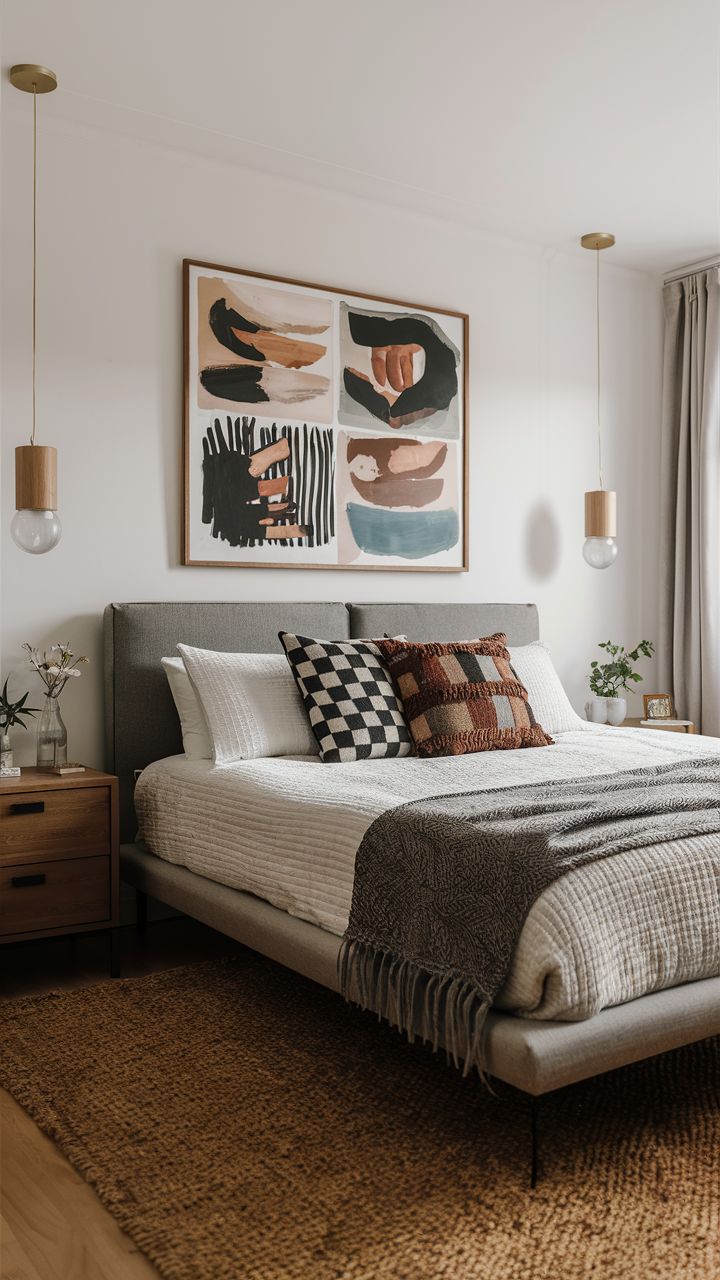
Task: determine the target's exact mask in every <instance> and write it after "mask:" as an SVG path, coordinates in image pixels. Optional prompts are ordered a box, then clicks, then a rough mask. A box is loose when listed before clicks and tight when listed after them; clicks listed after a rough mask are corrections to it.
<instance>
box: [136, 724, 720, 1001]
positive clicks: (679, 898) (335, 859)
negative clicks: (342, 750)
mask: <svg viewBox="0 0 720 1280" xmlns="http://www.w3.org/2000/svg"><path fill="white" fill-rule="evenodd" d="M685 753H697V754H720V740H719V739H715V738H700V737H691V736H685V735H682V734H674V733H673V734H670V733H663V732H660V731H658V730H652V729H651V730H645V731H642V730H617V729H608V728H604V727H602V728H598V727H596V726H592V727H590V726H588V727H587V728H586V729H581V730H578V731H577V732H573V733H565V734H559V735H558V737H557V739H556V742H555V745H554V746H552V747H548V748H547V749H544V748H543V749H536V750H523V751H497V752H484V753H480V754H476V755H469V756H459V757H454V758H444V759H438V760H418V759H414V758H411V759H403V760H375V761H362V762H359V763H356V764H322V763H321V762H320V760H319V759H316V758H309V757H303V758H298V757H294V758H275V759H262V760H252V761H247V762H244V763H242V764H235V765H230V766H225V767H223V768H214V767H213V766H212V764H211V763H210V761H204V760H202V761H191V760H187V759H186V758H185V757H184V756H173V757H171V758H169V759H167V760H159V761H157V762H156V763H155V764H152V765H150V766H149V767H148V768H147V769H146V770H145V771H144V773H143V774H142V775H141V777H140V779H139V781H138V784H137V788H136V792H135V803H136V807H137V812H138V817H139V822H140V835H141V837H142V838H143V839H144V840H145V841H146V843H147V845H148V846H149V848H150V849H151V850H152V851H153V852H154V853H156V854H158V855H159V856H160V857H161V858H166V859H167V860H168V861H170V862H175V863H179V864H181V865H182V866H185V867H188V868H189V869H190V870H191V871H195V872H197V873H198V874H200V875H203V876H207V877H209V878H210V879H211V880H217V881H219V882H220V883H222V884H226V885H231V886H232V887H234V888H237V889H245V890H248V891H249V892H251V893H254V894H257V895H258V896H259V897H261V898H265V899H267V901H268V902H271V903H273V904H274V905H275V906H277V907H280V908H282V909H283V910H284V911H288V912H289V913H290V914H291V915H296V916H300V917H301V918H303V919H305V920H310V921H312V922H313V923H315V924H318V925H320V926H321V927H322V928H324V929H328V930H329V931H330V932H332V933H336V934H342V933H343V931H344V929H345V926H346V924H347V918H348V913H349V910H350V901H351V897H352V883H353V867H354V861H355V853H356V851H357V848H358V846H359V844H360V841H361V840H362V837H363V834H364V833H365V831H366V829H367V827H368V826H369V825H370V823H371V822H372V821H373V819H374V818H376V817H377V816H378V814H380V813H381V812H383V810H385V809H387V808H390V807H393V806H395V805H399V804H403V803H405V802H406V801H408V800H415V799H420V798H422V797H423V796H432V795H443V794H448V793H450V792H455V791H465V790H469V789H471V788H476V787H513V786H517V785H520V784H523V783H532V782H542V781H544V780H546V779H550V778H574V777H578V776H580V775H588V774H601V773H612V772H615V771H617V770H622V769H633V768H638V767H640V766H643V765H647V764H653V763H657V764H663V763H670V762H671V761H672V760H673V759H676V758H677V757H678V756H679V755H683V754H685ZM716 975H720V836H702V837H697V838H694V839H689V840H678V841H674V842H672V843H668V844H661V845H653V846H650V847H648V848H646V849H636V850H633V851H631V852H628V853H623V854H619V855H616V856H615V857H610V858H607V859H605V860H603V861H601V862H595V863H592V864H591V865H590V866H586V867H582V868H579V869H578V870H575V871H572V872H570V873H569V874H568V875H566V876H563V878H562V879H561V880H558V881H556V883H555V884H553V885H552V886H551V887H550V888H549V889H547V890H546V891H545V893H543V894H542V896H541V897H540V898H539V899H538V900H537V902H536V903H535V904H534V906H533V907H532V909H531V911H530V914H529V915H528V918H527V920H526V922H525V926H524V928H523V931H522V934H521V937H520V940H519V943H518V946H517V950H516V953H515V958H514V962H513V966H512V969H511V972H510V975H509V977H508V980H507V982H506V984H505V987H504V989H503V992H502V994H501V997H500V999H499V1001H498V1003H499V1004H500V1005H501V1006H502V1007H503V1008H507V1009H512V1010H515V1011H517V1012H519V1013H522V1014H524V1015H525V1016H528V1017H534V1018H544V1019H547V1018H560V1019H570V1020H572V1019H579V1018H587V1017H591V1016H592V1015H593V1014H595V1013H597V1012H598V1011H599V1010H600V1009H602V1008H605V1007H606V1006H608V1005H614V1004H622V1003H623V1002H625V1001H627V1000H633V999H635V998H636V997H637V996H641V995H644V994H646V993H647V992H650V991H655V990H659V989H661V988H664V987H671V986H676V985H678V984H679V983H683V982H689V981H693V980H695V979H698V978H706V977H712V976H716Z"/></svg>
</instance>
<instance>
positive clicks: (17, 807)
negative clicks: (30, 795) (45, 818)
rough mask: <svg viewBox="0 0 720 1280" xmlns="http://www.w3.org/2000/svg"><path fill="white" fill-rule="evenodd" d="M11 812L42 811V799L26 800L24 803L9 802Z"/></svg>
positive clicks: (43, 804)
mask: <svg viewBox="0 0 720 1280" xmlns="http://www.w3.org/2000/svg"><path fill="white" fill-rule="evenodd" d="M10 812H11V813H44V812H45V801H44V800H26V801H25V803H24V804H11V805H10Z"/></svg>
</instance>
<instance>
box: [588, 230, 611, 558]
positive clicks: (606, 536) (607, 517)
mask: <svg viewBox="0 0 720 1280" xmlns="http://www.w3.org/2000/svg"><path fill="white" fill-rule="evenodd" d="M580 243H581V245H582V247H583V249H592V250H593V251H594V253H595V323H596V338H597V444H598V477H599V480H600V487H599V489H591V490H590V491H589V492H588V493H586V494H585V545H584V546H583V559H584V560H585V561H586V562H587V563H588V564H589V565H590V566H591V567H592V568H593V569H607V568H609V567H610V565H611V564H612V563H613V562H614V560H615V559H616V557H617V553H618V545H617V495H616V493H615V492H614V491H613V490H612V489H604V488H603V468H602V432H601V429H600V254H601V252H602V250H603V249H610V248H612V246H613V245H614V243H615V237H614V236H612V235H610V233H609V232H608V231H591V232H590V233H589V235H585V236H583V237H582V239H581V240H580Z"/></svg>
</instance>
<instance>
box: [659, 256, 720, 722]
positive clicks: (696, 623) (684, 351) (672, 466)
mask: <svg viewBox="0 0 720 1280" xmlns="http://www.w3.org/2000/svg"><path fill="white" fill-rule="evenodd" d="M664 303H665V349H664V367H663V415H662V416H663V421H662V445H661V449H662V458H661V547H660V557H661V583H660V610H661V617H660V633H659V645H658V658H659V670H660V689H661V691H663V690H667V691H669V690H672V691H673V692H674V695H675V705H676V713H677V715H678V716H680V717H681V718H685V719H688V720H693V721H694V722H695V724H696V726H697V728H698V729H699V730H700V731H701V732H703V733H709V734H715V735H720V270H718V268H713V269H712V270H710V271H701V272H698V273H697V274H696V275H691V276H687V277H686V278H685V279H684V280H678V281H674V282H673V283H672V284H668V285H666V286H665V289H664Z"/></svg>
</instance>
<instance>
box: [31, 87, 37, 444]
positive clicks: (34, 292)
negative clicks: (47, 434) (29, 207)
mask: <svg viewBox="0 0 720 1280" xmlns="http://www.w3.org/2000/svg"><path fill="white" fill-rule="evenodd" d="M32 257H33V265H32V434H31V436H30V443H31V444H34V443H35V346H36V341H35V336H36V323H37V322H36V312H37V85H36V84H33V253H32Z"/></svg>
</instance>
